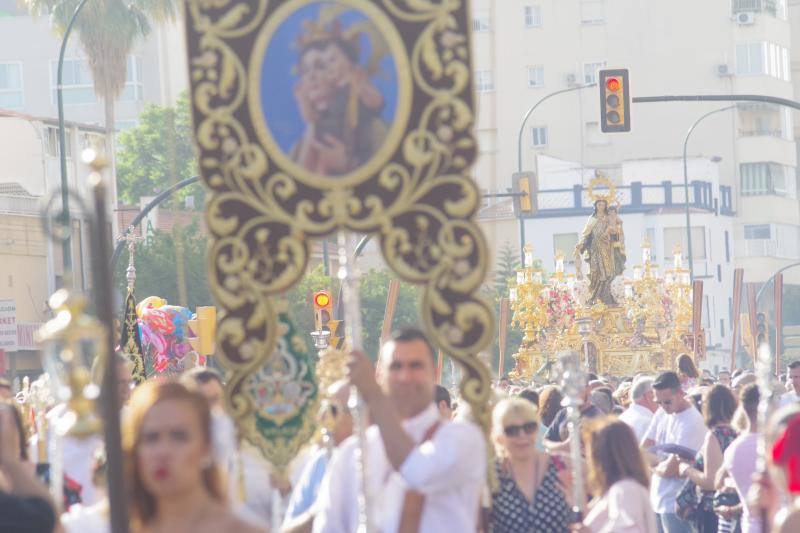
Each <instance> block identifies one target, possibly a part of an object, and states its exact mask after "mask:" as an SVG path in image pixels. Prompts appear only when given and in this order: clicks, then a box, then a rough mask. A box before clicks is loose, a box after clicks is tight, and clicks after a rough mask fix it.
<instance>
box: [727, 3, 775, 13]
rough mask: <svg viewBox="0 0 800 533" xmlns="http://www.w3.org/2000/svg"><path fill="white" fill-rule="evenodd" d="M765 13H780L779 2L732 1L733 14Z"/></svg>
mask: <svg viewBox="0 0 800 533" xmlns="http://www.w3.org/2000/svg"><path fill="white" fill-rule="evenodd" d="M748 11H756V12H758V11H765V12H767V13H770V14H772V15H775V14H776V13H777V12H778V0H731V13H733V14H734V15H736V14H737V13H745V12H748Z"/></svg>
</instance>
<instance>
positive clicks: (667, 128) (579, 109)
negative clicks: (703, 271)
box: [472, 0, 800, 283]
mask: <svg viewBox="0 0 800 533" xmlns="http://www.w3.org/2000/svg"><path fill="white" fill-rule="evenodd" d="M472 7H473V11H472V16H473V29H474V30H475V32H474V38H473V46H474V51H475V54H474V57H475V59H474V69H475V78H476V90H477V93H478V105H479V117H478V133H477V134H478V137H479V142H480V158H479V161H478V163H477V165H476V167H475V169H474V176H475V179H476V180H477V182H478V183H479V185H480V187H481V188H482V189H483V190H484V191H486V192H505V191H506V190H507V188H509V187H511V175H512V173H513V172H516V170H517V157H518V153H517V139H518V134H519V131H520V122H521V120H522V117H523V116H524V114H525V112H526V111H527V110H528V109H529V108H530V107H531V106H532V105H533V104H535V103H536V102H537V101H538V100H540V99H541V98H542V97H544V96H545V95H548V94H550V93H552V92H555V91H558V90H562V89H566V88H568V87H571V86H575V85H578V84H583V83H590V82H593V81H595V78H596V72H597V69H598V68H600V67H603V66H607V67H624V68H629V69H630V73H631V92H632V94H633V95H634V96H654V95H666V94H737V93H738V94H766V95H771V96H777V97H783V98H796V97H797V95H800V61H798V60H800V1H798V0H788V1H787V0H709V1H704V2H697V1H692V0H674V1H672V2H642V1H640V0H472ZM598 99H599V97H598V93H597V89H583V90H580V91H575V92H571V93H566V94H562V95H558V96H555V97H553V98H552V99H550V100H549V101H547V102H545V103H543V104H542V105H541V106H540V107H539V108H537V110H536V111H535V112H534V113H533V115H532V116H531V118H530V120H529V121H528V122H527V123H526V125H525V127H524V129H523V131H522V134H523V142H522V154H521V157H522V169H523V170H533V171H538V174H539V180H540V181H539V188H540V189H541V190H542V191H545V190H547V189H553V188H556V189H558V188H564V187H563V186H562V185H563V184H559V183H557V182H558V176H547V175H546V174H545V172H543V170H544V169H542V168H538V169H537V166H536V165H537V160H538V156H541V155H547V156H551V157H555V158H559V159H563V160H567V161H574V162H576V164H577V166H578V167H582V168H587V169H588V168H592V169H594V168H601V169H604V170H605V172H606V173H608V174H609V175H610V176H611V177H612V179H614V180H615V181H617V182H618V183H623V175H622V172H623V164H622V163H623V162H624V161H642V160H647V159H670V158H675V157H680V156H681V153H682V145H683V139H684V135H685V134H686V132H687V130H688V129H689V127H690V126H691V124H692V123H693V122H694V121H695V120H697V119H698V118H699V117H700V116H701V115H702V114H704V113H706V112H708V111H711V110H714V109H718V108H721V107H725V105H726V104H724V103H719V102H717V103H689V102H687V103H648V104H635V105H633V108H632V111H631V123H632V125H633V131H632V133H629V134H611V135H609V134H602V133H600V131H599V124H598V121H599V110H598ZM799 124H800V114H798V113H793V112H791V111H790V110H788V109H784V108H778V107H775V106H771V105H761V104H755V105H754V104H741V105H738V106H736V109H735V110H734V111H726V112H723V113H719V114H716V115H714V116H712V117H710V118H708V119H707V120H705V121H704V122H703V123H702V124H701V125H700V126H699V127H698V128H697V129H696V130H695V132H694V134H693V136H692V138H691V141H690V144H689V149H688V154H689V156H690V157H692V158H699V159H703V158H706V159H710V158H714V160H715V161H717V162H718V167H719V184H720V185H724V186H726V187H730V191H731V194H732V211H734V212H735V217H734V218H733V228H732V232H733V233H732V243H731V246H732V248H733V255H734V257H733V262H734V265H735V266H741V267H743V268H745V281H750V282H757V281H764V280H766V279H767V278H769V276H770V275H771V274H772V273H773V272H774V271H775V270H777V269H778V268H780V267H781V266H784V265H786V264H789V263H792V262H795V261H798V260H800V208H798V199H797V191H796V189H797V187H796V182H797V159H798V145H797V143H796V142H795V134H796V133H800V126H798V125H799ZM651 172H652V175H656V174H658V168H654V169H652V171H651ZM669 179H670V180H672V181H673V182H680V183H682V171H680V169H679V170H678V171H676V172H675V173H673V174H672V175H670V176H669ZM689 179H690V181H693V180H696V179H697V180H703V179H704V177H703V176H693V175H691V173H690V176H689ZM587 183H588V178H587V179H585V180H584V184H587ZM569 186H570V185H568V186H567V187H569ZM712 194H713V197H714V198H718V197H719V196H720V194H719V190H714V191H712ZM495 210H496V209H495ZM546 228H547V225H546V224H543V223H542V222H541V218H534V219H531V220H529V221H528V222H527V224H526V233H527V235H528V236H529V240H530V239H532V238H534V237H533V236H537V235H538V234H540V233H542V232H546V231H547V229H546ZM487 232H488V233H489V234H490V235H491V234H492V233H493V232H494V229H493V228H491V227H490V224H487ZM635 237H636V236H634V235H632V234H630V233H629V234H628V239H629V242H636V241H637V240H638V239H636V238H635ZM548 239H550V237H548ZM492 240H493V239H491V237H490V241H492ZM629 252H631V253H632V252H633V250H629ZM786 282H787V283H798V282H800V272H798V273H797V274H795V275H791V274H789V273H787V279H786Z"/></svg>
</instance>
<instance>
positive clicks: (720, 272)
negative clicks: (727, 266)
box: [717, 265, 722, 283]
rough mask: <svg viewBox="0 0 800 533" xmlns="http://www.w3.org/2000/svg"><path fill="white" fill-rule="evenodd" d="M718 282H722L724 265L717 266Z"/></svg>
mask: <svg viewBox="0 0 800 533" xmlns="http://www.w3.org/2000/svg"><path fill="white" fill-rule="evenodd" d="M717 281H719V282H720V283H721V282H722V265H717Z"/></svg>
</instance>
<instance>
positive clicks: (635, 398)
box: [619, 376, 658, 442]
mask: <svg viewBox="0 0 800 533" xmlns="http://www.w3.org/2000/svg"><path fill="white" fill-rule="evenodd" d="M630 395H631V404H630V406H629V407H628V408H627V409H626V410H625V412H624V413H622V414H621V415H619V419H620V420H622V421H623V422H625V423H626V424H628V425H629V426H630V427H631V429H632V430H633V432H634V434H636V442H641V441H642V437H644V434H645V432H647V428H648V427H650V422H652V421H653V413H654V412H655V411H656V409H658V404H657V403H656V400H655V396H654V393H653V378H651V377H648V376H641V377H638V378H636V381H634V382H633V386H632V387H631V391H630Z"/></svg>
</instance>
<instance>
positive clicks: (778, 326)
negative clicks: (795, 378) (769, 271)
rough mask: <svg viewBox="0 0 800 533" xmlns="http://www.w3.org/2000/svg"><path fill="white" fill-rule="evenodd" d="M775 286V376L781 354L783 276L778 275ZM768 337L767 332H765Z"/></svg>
mask: <svg viewBox="0 0 800 533" xmlns="http://www.w3.org/2000/svg"><path fill="white" fill-rule="evenodd" d="M773 283H774V284H775V285H774V287H773V289H774V291H775V296H774V299H775V375H776V376H780V375H781V354H782V353H783V274H781V273H778V274H777V275H776V276H775V280H774V281H773ZM767 337H769V332H767Z"/></svg>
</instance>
